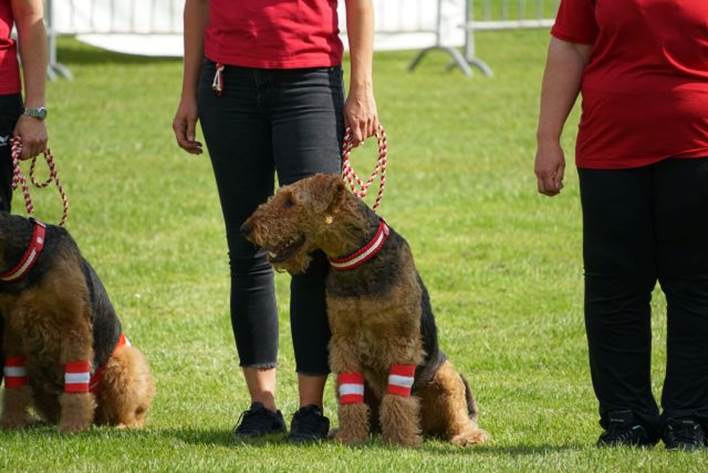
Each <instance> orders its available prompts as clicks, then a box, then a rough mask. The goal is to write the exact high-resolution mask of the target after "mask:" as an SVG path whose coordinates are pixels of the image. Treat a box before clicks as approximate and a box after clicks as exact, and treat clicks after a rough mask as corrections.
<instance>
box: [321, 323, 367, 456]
mask: <svg viewBox="0 0 708 473" xmlns="http://www.w3.org/2000/svg"><path fill="white" fill-rule="evenodd" d="M356 353H357V351H356V348H355V347H354V346H352V344H351V341H350V340H347V339H345V338H344V337H335V336H333V337H332V340H331V342H330V366H331V368H332V371H333V372H334V373H335V374H336V375H337V384H336V387H335V389H336V391H335V393H336V396H337V403H338V404H339V410H338V413H339V428H338V429H337V431H336V432H335V434H334V438H335V439H336V440H338V441H340V442H342V443H345V444H347V445H355V444H358V443H362V442H364V441H366V439H367V438H368V437H369V428H370V427H369V416H370V410H369V406H368V405H367V404H366V403H365V402H364V375H363V371H362V368H361V365H360V364H359V360H358V359H357V356H356Z"/></svg>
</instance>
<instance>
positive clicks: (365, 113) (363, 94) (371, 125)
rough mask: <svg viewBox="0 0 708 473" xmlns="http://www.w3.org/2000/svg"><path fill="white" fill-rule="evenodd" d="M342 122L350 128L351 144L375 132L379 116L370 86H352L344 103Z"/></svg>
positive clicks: (357, 144)
mask: <svg viewBox="0 0 708 473" xmlns="http://www.w3.org/2000/svg"><path fill="white" fill-rule="evenodd" d="M344 123H345V125H346V126H347V127H349V128H351V130H352V145H353V146H354V147H356V146H359V145H360V144H361V143H362V142H363V141H364V140H365V139H367V138H368V137H370V136H374V135H375V134H376V130H377V129H378V127H379V117H378V112H377V111H376V101H375V100H374V93H373V90H371V88H370V87H369V88H361V87H352V89H351V90H350V92H349V96H348V97H347V100H346V102H345V103H344Z"/></svg>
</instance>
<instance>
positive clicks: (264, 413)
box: [233, 402, 286, 440]
mask: <svg viewBox="0 0 708 473" xmlns="http://www.w3.org/2000/svg"><path fill="white" fill-rule="evenodd" d="M285 431H286V430H285V420H284V419H283V414H281V413H280V411H276V412H273V411H271V410H269V409H266V408H265V406H264V405H263V404H261V403H260V402H254V403H253V404H251V407H250V408H249V409H248V410H247V411H243V413H241V416H240V417H239V418H238V421H237V422H236V427H234V432H233V435H234V438H235V439H236V440H243V439H247V438H254V437H260V436H261V435H268V434H280V433H285Z"/></svg>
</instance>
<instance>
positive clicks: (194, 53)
mask: <svg viewBox="0 0 708 473" xmlns="http://www.w3.org/2000/svg"><path fill="white" fill-rule="evenodd" d="M208 21H209V1H208V0H187V1H186V3H185V4H184V70H183V74H182V97H181V99H180V102H179V106H178V107H177V113H176V114H175V118H174V121H173V122H172V129H173V130H174V132H175V138H176V139H177V144H178V145H179V146H180V147H181V148H182V149H184V150H185V151H187V152H188V153H192V154H201V153H202V144H201V143H200V142H198V141H196V127H197V117H198V111H197V88H198V83H199V73H200V70H201V67H202V59H203V58H204V31H205V30H206V26H207V22H208Z"/></svg>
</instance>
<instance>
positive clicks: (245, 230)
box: [241, 222, 253, 237]
mask: <svg viewBox="0 0 708 473" xmlns="http://www.w3.org/2000/svg"><path fill="white" fill-rule="evenodd" d="M252 231H253V227H252V226H251V225H250V224H249V223H248V222H246V223H244V224H243V225H241V235H243V236H245V237H248V235H250V234H251V232H252Z"/></svg>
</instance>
